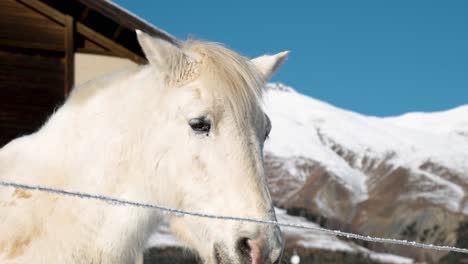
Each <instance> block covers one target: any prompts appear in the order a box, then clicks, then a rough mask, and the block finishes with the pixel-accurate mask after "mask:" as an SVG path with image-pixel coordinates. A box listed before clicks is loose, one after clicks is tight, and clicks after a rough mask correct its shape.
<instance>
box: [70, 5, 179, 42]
mask: <svg viewBox="0 0 468 264" xmlns="http://www.w3.org/2000/svg"><path fill="white" fill-rule="evenodd" d="M77 1H78V2H80V3H82V4H84V5H85V6H87V7H89V8H92V9H94V10H96V11H98V12H99V13H100V14H102V15H104V16H106V17H108V18H110V19H112V20H113V21H115V22H116V23H118V24H120V25H123V26H124V27H127V28H129V29H130V30H135V29H140V30H143V31H145V32H146V33H148V34H150V35H152V36H155V37H160V38H162V39H165V40H167V41H169V42H172V43H174V44H178V43H177V40H176V39H175V38H174V37H172V36H171V35H169V34H168V33H166V32H164V31H162V30H160V29H158V28H156V27H154V26H152V25H151V24H149V23H147V22H146V21H144V20H142V19H140V18H139V17H137V16H135V15H133V14H131V13H130V12H128V11H127V10H125V9H123V8H121V7H119V6H118V5H116V4H114V3H112V2H110V1H96V0H77Z"/></svg>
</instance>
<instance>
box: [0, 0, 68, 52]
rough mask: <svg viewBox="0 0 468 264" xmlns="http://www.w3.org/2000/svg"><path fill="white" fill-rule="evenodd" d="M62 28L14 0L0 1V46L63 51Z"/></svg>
mask: <svg viewBox="0 0 468 264" xmlns="http://www.w3.org/2000/svg"><path fill="white" fill-rule="evenodd" d="M63 34H64V28H63V26H62V25H61V24H59V23H57V22H55V21H53V20H51V19H49V18H48V17H46V16H44V15H43V14H41V13H38V12H37V11H36V10H33V9H31V8H30V7H28V6H25V5H23V4H22V3H20V2H17V1H14V0H1V1H0V46H4V47H5V46H8V47H12V48H32V49H43V50H50V51H63V48H64V41H63Z"/></svg>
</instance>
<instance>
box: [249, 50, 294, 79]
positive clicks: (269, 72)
mask: <svg viewBox="0 0 468 264" xmlns="http://www.w3.org/2000/svg"><path fill="white" fill-rule="evenodd" d="M288 54H289V51H283V52H280V53H277V54H275V55H263V56H260V57H257V58H255V59H252V60H251V62H252V63H253V64H254V65H255V66H256V67H257V69H258V70H259V71H260V72H261V73H262V74H263V77H264V80H265V81H269V80H270V79H271V77H272V76H273V74H275V72H276V71H278V69H279V68H280V66H281V64H283V62H284V61H285V60H286V59H287V58H288Z"/></svg>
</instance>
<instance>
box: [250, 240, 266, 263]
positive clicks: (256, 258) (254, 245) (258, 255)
mask: <svg viewBox="0 0 468 264" xmlns="http://www.w3.org/2000/svg"><path fill="white" fill-rule="evenodd" d="M264 244H265V243H264V242H263V240H261V239H256V240H251V239H247V246H248V247H249V249H250V259H251V260H252V264H260V263H265V262H266V261H265V260H266V259H267V258H268V256H266V253H267V252H266V250H264Z"/></svg>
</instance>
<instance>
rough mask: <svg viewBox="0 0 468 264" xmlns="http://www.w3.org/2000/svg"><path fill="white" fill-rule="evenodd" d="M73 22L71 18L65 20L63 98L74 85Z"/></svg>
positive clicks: (67, 17)
mask: <svg viewBox="0 0 468 264" xmlns="http://www.w3.org/2000/svg"><path fill="white" fill-rule="evenodd" d="M74 34H75V22H74V19H73V17H72V16H66V19H65V35H64V37H65V58H64V63H65V67H64V69H65V71H64V80H65V81H64V90H63V95H64V98H66V97H67V96H68V94H69V93H70V91H71V90H72V88H73V85H74V83H75V69H74V68H75V47H74V42H75V40H74Z"/></svg>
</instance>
